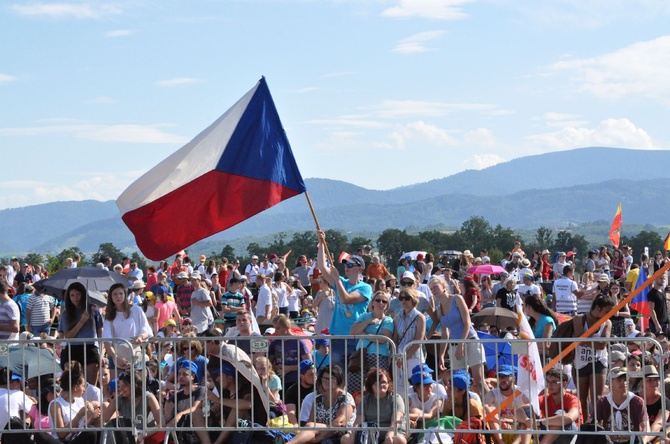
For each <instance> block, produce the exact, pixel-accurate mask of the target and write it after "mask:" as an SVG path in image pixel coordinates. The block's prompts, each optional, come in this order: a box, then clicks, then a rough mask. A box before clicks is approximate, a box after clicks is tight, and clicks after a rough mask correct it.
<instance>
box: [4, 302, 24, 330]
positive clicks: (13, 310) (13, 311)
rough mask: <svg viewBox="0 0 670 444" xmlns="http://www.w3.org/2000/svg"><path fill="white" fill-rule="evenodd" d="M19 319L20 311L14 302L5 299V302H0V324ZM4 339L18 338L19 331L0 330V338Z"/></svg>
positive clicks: (7, 323)
mask: <svg viewBox="0 0 670 444" xmlns="http://www.w3.org/2000/svg"><path fill="white" fill-rule="evenodd" d="M19 319H21V311H20V310H19V306H18V305H17V304H16V302H14V301H12V300H11V299H7V300H6V301H5V302H2V303H0V325H10V324H13V323H14V321H18V320H19ZM6 339H10V340H14V339H19V332H18V331H17V332H14V333H10V332H8V331H0V340H6Z"/></svg>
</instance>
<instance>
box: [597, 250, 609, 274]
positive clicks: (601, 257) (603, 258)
mask: <svg viewBox="0 0 670 444" xmlns="http://www.w3.org/2000/svg"><path fill="white" fill-rule="evenodd" d="M611 260H612V258H611V257H610V255H609V251H608V248H607V245H603V246H601V247H600V249H599V250H598V256H596V258H595V262H596V270H598V271H601V272H603V273H605V274H606V275H607V277H612V276H611V275H610V262H611Z"/></svg>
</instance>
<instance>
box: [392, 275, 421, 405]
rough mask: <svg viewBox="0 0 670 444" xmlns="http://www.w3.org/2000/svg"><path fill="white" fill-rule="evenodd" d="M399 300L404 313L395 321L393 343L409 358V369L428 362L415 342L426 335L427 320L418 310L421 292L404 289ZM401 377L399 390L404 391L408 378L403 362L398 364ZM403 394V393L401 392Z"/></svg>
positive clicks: (399, 351)
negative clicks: (403, 369)
mask: <svg viewBox="0 0 670 444" xmlns="http://www.w3.org/2000/svg"><path fill="white" fill-rule="evenodd" d="M398 300H399V301H400V304H401V305H402V312H401V313H400V314H398V315H397V317H396V318H395V320H394V325H395V331H394V332H393V342H395V345H396V349H397V350H398V353H402V354H404V355H405V356H406V357H407V368H414V366H416V365H419V364H421V363H422V362H426V355H425V353H424V352H423V347H422V346H421V345H420V344H416V343H413V344H412V342H413V341H421V340H423V339H424V338H425V335H426V318H425V316H424V315H423V314H422V313H421V312H420V311H419V310H417V308H416V306H417V305H418V304H419V292H418V291H416V290H415V289H413V288H403V289H402V290H401V291H400V294H398ZM396 365H397V369H396V370H398V372H399V375H400V377H399V378H398V390H399V391H400V390H402V389H403V388H404V386H405V385H406V384H407V379H408V376H407V375H404V374H403V372H402V362H401V361H398V362H396ZM400 393H402V391H400Z"/></svg>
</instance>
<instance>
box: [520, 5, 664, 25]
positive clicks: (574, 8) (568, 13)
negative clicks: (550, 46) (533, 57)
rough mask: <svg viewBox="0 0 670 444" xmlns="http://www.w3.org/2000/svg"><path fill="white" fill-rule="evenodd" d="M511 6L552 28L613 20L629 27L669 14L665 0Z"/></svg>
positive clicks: (530, 18)
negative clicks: (632, 23)
mask: <svg viewBox="0 0 670 444" xmlns="http://www.w3.org/2000/svg"><path fill="white" fill-rule="evenodd" d="M510 3H511V4H512V5H513V6H514V7H516V8H518V9H519V10H520V11H521V13H522V14H524V15H526V16H527V17H528V19H529V22H530V23H537V24H538V25H539V26H542V27H546V26H550V27H552V28H558V27H565V26H566V25H567V26H579V27H582V28H586V29H595V28H599V27H602V26H605V25H608V24H610V23H612V22H616V21H625V22H626V23H627V24H630V23H631V22H635V21H646V20H650V19H651V20H653V19H655V18H657V17H658V16H659V15H663V14H668V13H670V3H668V2H667V0H644V1H638V2H631V1H630V0H526V1H523V0H515V1H514V2H510Z"/></svg>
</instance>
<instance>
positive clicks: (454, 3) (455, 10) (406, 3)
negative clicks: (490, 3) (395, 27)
mask: <svg viewBox="0 0 670 444" xmlns="http://www.w3.org/2000/svg"><path fill="white" fill-rule="evenodd" d="M472 1H474V0H398V2H397V5H396V6H393V7H391V8H388V9H385V10H384V11H383V12H382V16H384V17H391V18H407V17H418V18H425V19H432V20H460V19H463V18H466V17H467V16H468V15H467V14H466V13H464V12H463V9H462V8H461V5H464V4H466V3H471V2H472Z"/></svg>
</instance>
